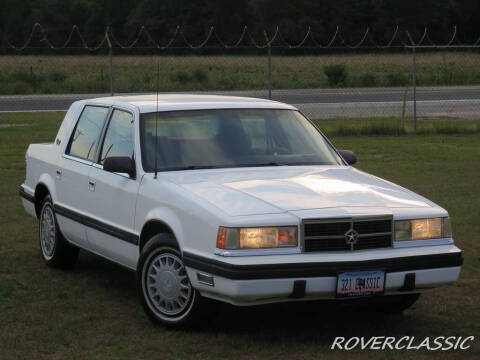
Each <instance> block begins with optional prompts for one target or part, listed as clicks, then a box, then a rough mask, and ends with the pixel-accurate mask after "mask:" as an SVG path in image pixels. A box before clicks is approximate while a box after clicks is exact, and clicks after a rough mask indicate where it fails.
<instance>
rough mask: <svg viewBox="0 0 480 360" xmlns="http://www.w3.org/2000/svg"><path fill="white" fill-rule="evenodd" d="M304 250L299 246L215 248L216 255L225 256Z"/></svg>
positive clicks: (273, 253)
mask: <svg viewBox="0 0 480 360" xmlns="http://www.w3.org/2000/svg"><path fill="white" fill-rule="evenodd" d="M301 252H302V251H301V250H300V249H299V247H298V246H296V247H291V248H277V249H274V248H269V249H240V250H226V249H219V248H215V252H214V253H215V255H218V256H224V257H234V256H262V255H263V256H265V255H291V254H300V253H301Z"/></svg>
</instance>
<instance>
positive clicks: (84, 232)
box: [20, 95, 463, 327]
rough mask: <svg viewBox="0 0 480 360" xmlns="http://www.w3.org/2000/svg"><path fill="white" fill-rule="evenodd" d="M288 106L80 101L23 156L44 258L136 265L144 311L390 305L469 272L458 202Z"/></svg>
mask: <svg viewBox="0 0 480 360" xmlns="http://www.w3.org/2000/svg"><path fill="white" fill-rule="evenodd" d="M355 161H356V157H355V155H354V154H353V153H352V152H350V151H346V150H343V151H342V150H336V149H335V148H334V147H333V146H332V144H331V143H330V142H329V141H328V139H327V138H326V137H325V136H324V135H323V134H322V133H321V132H320V131H319V130H318V129H317V128H316V127H315V125H314V124H313V123H312V122H310V121H309V120H308V119H306V118H305V117H304V116H303V115H302V114H300V113H299V112H298V110H297V109H295V108H294V107H292V106H290V105H286V104H282V103H278V102H274V101H267V100H261V99H251V98H239V97H223V96H201V95H160V96H158V98H157V97H156V96H155V95H149V96H128V97H109V98H99V99H93V100H84V101H78V102H75V103H74V104H72V106H71V107H70V109H69V111H68V113H67V114H66V116H65V119H64V121H63V123H62V125H61V127H60V129H59V131H58V134H57V137H56V139H55V141H54V142H53V143H51V144H32V145H30V146H29V148H28V151H27V156H26V163H27V168H26V180H25V182H24V184H22V185H21V187H20V195H21V196H22V199H23V205H24V207H25V209H26V210H27V212H28V213H30V214H32V215H33V216H35V217H37V218H38V219H39V223H40V225H39V238H40V249H41V254H42V256H43V259H44V260H45V262H46V263H47V265H51V266H56V267H61V268H72V267H73V266H74V264H75V262H76V259H77V256H78V251H79V249H85V250H87V251H90V252H92V253H95V254H98V255H100V256H103V257H104V258H106V259H108V260H111V261H113V262H116V263H118V264H120V265H122V266H125V267H127V268H129V269H132V270H134V271H136V272H137V279H138V285H139V286H138V289H139V294H140V297H141V299H142V303H143V305H144V308H145V310H146V312H147V313H148V315H149V316H150V317H151V318H152V319H154V320H155V321H157V322H162V323H164V324H167V325H170V326H177V327H178V326H186V325H190V324H192V323H194V322H198V321H201V319H202V318H203V316H204V315H205V314H207V313H208V310H209V309H210V307H208V306H207V305H208V299H215V300H220V301H225V302H228V303H231V304H235V305H256V304H265V303H274V302H282V301H299V300H310V299H333V298H336V299H338V301H345V299H351V298H359V297H362V298H365V299H364V300H367V301H372V303H373V302H375V303H376V304H377V306H380V305H382V306H380V307H379V308H382V309H383V310H387V311H401V310H403V309H405V308H407V307H408V306H410V305H412V304H413V303H414V302H415V300H416V299H417V298H418V296H419V293H420V292H421V291H423V290H425V289H430V288H433V287H436V286H439V285H442V284H446V283H450V282H453V281H455V280H457V278H458V276H459V273H460V268H461V265H462V261H463V260H462V253H461V250H460V249H458V248H457V247H456V246H455V245H454V242H453V238H452V232H451V227H450V220H449V217H448V213H447V211H445V210H444V209H442V208H441V207H439V206H438V205H436V204H434V203H433V202H431V201H429V200H427V199H425V198H423V197H422V196H420V195H417V194H415V193H413V192H411V191H409V190H407V189H405V188H402V187H400V186H398V185H395V184H393V183H391V182H388V181H385V180H382V179H380V178H378V177H375V176H373V175H369V174H367V173H365V172H362V171H360V170H357V169H355V168H354V167H352V166H351V165H352V164H354V163H355Z"/></svg>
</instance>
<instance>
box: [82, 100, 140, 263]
mask: <svg viewBox="0 0 480 360" xmlns="http://www.w3.org/2000/svg"><path fill="white" fill-rule="evenodd" d="M134 120H135V116H134V114H133V113H132V112H130V111H127V110H123V109H118V108H114V109H113V111H112V112H111V115H110V119H109V121H108V124H107V126H106V127H105V130H104V135H103V141H102V144H101V145H100V147H99V152H98V158H97V160H96V162H95V163H94V164H93V165H92V167H91V169H90V174H89V183H90V188H89V196H88V199H89V200H88V203H89V209H90V210H89V211H90V213H91V214H92V217H93V219H92V222H91V223H90V224H88V223H87V237H88V241H89V243H90V244H91V246H92V249H93V250H94V252H96V253H98V254H100V255H102V256H104V257H106V258H108V259H111V260H113V261H116V262H118V263H120V264H122V265H125V266H128V267H132V268H134V267H135V265H136V261H137V258H138V246H137V244H138V235H137V234H136V233H135V231H134V220H135V203H136V200H137V193H138V187H139V180H138V179H136V178H131V177H130V176H129V175H128V174H120V173H112V172H108V171H105V170H103V163H104V161H105V160H106V159H107V158H109V157H116V156H127V157H130V158H132V159H135V151H134V149H135V146H134V139H135V136H134V134H135V121H134Z"/></svg>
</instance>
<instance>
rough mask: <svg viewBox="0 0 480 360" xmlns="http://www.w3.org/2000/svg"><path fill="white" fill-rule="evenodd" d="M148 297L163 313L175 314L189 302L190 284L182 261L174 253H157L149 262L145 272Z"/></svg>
mask: <svg viewBox="0 0 480 360" xmlns="http://www.w3.org/2000/svg"><path fill="white" fill-rule="evenodd" d="M146 287H147V293H148V297H149V299H150V301H151V303H152V304H153V305H154V306H155V308H156V309H157V310H158V311H160V312H161V313H163V314H166V315H169V316H175V315H178V314H180V313H181V312H182V311H184V310H185V308H186V307H187V306H188V304H189V300H190V297H191V296H192V286H191V285H190V282H189V281H188V278H187V274H186V272H185V267H184V266H183V263H182V261H181V260H180V259H179V258H178V257H177V256H176V255H174V254H171V253H163V254H159V255H157V256H156V257H155V258H153V260H152V261H151V262H150V265H149V266H148V270H147V274H146Z"/></svg>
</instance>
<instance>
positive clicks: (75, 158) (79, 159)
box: [62, 154, 93, 165]
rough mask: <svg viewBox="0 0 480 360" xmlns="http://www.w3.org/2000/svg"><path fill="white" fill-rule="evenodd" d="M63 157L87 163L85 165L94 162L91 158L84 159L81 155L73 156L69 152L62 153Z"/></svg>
mask: <svg viewBox="0 0 480 360" xmlns="http://www.w3.org/2000/svg"><path fill="white" fill-rule="evenodd" d="M62 157H63V158H65V159H68V160H73V161H77V162H79V163H82V164H85V165H92V164H93V162H92V161H90V160H85V159H82V158H79V157H76V156H72V155H68V154H62Z"/></svg>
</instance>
